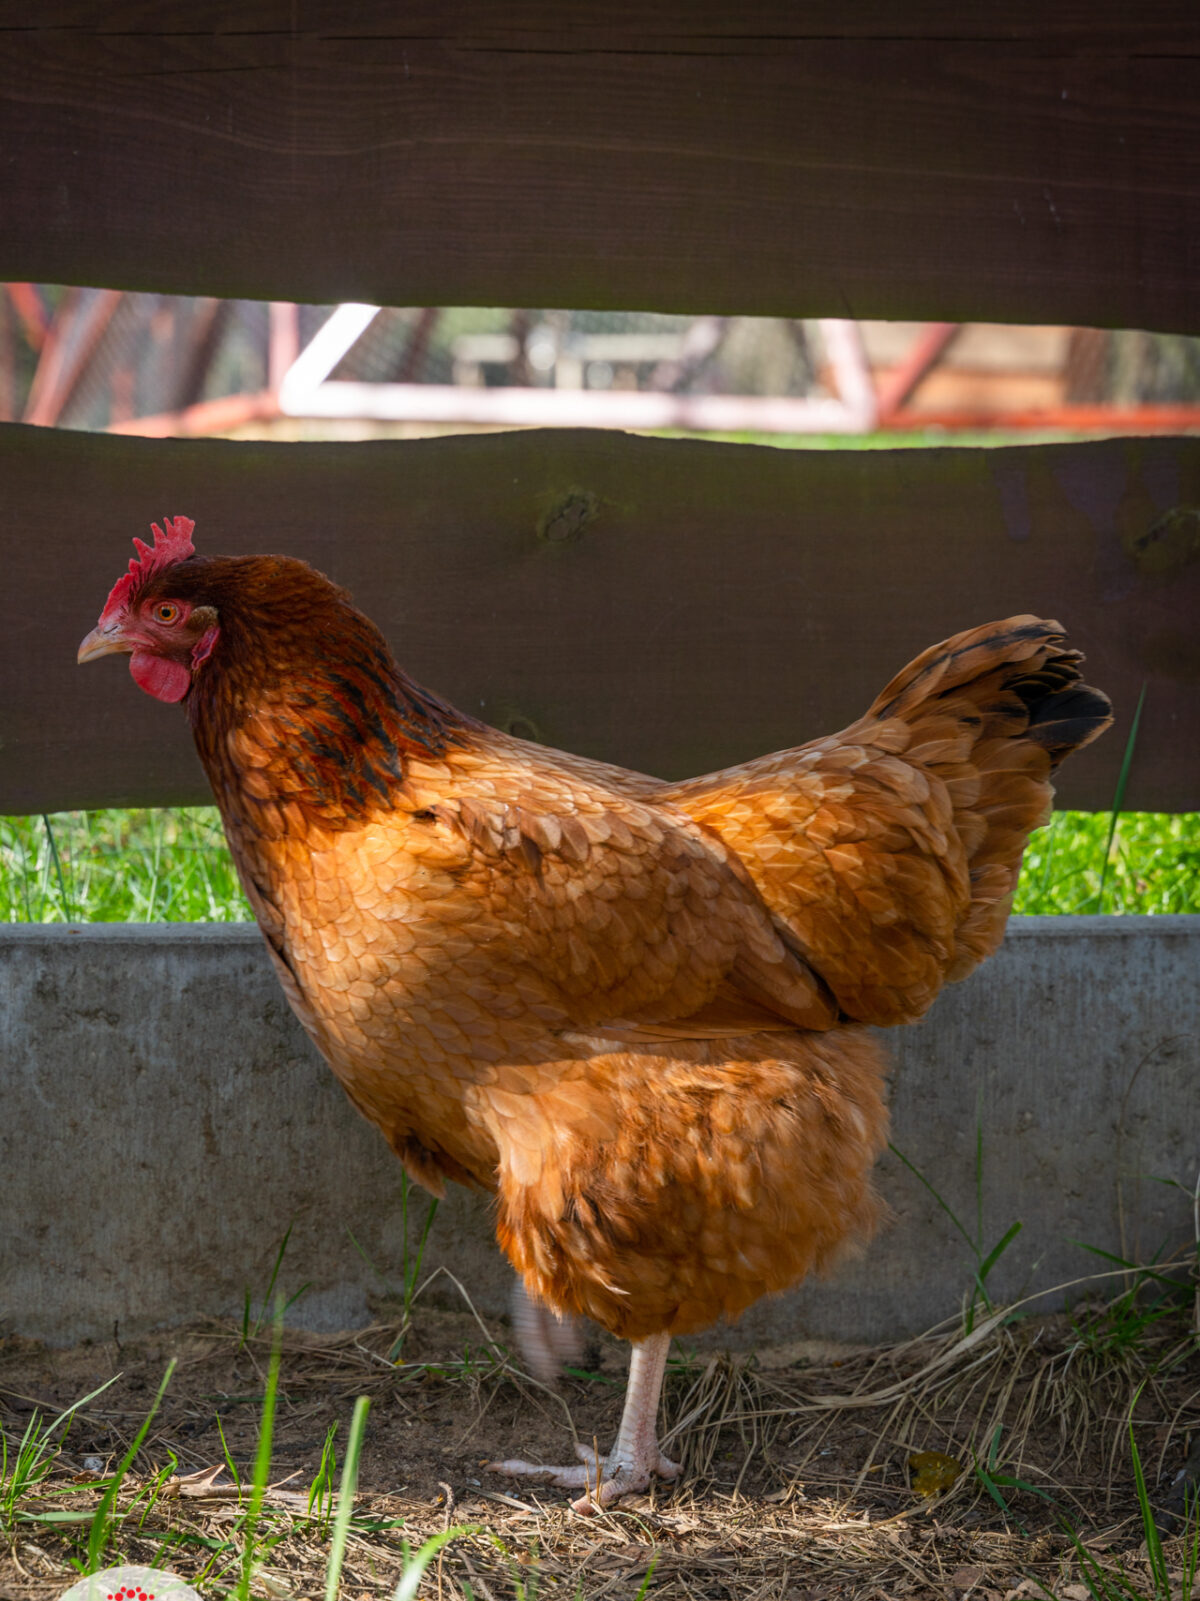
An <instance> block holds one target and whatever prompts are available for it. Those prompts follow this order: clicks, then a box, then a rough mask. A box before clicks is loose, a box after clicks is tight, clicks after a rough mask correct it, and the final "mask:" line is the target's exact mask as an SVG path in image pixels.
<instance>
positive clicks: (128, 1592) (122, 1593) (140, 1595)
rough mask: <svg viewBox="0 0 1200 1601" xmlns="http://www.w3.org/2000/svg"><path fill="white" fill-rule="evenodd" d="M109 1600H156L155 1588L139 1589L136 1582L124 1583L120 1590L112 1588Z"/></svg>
mask: <svg viewBox="0 0 1200 1601" xmlns="http://www.w3.org/2000/svg"><path fill="white" fill-rule="evenodd" d="M108 1601H154V1591H153V1590H139V1589H138V1587H137V1585H135V1584H123V1585H122V1586H121V1588H120V1589H119V1590H110V1591H109V1594H108Z"/></svg>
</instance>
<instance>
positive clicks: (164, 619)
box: [154, 600, 179, 623]
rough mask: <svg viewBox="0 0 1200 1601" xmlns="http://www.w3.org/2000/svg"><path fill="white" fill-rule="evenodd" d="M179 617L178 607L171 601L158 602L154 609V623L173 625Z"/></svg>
mask: <svg viewBox="0 0 1200 1601" xmlns="http://www.w3.org/2000/svg"><path fill="white" fill-rule="evenodd" d="M178 616H179V607H178V606H176V604H175V602H174V601H172V600H160V601H159V603H158V605H157V606H156V607H155V608H154V620H155V622H156V623H173V622H174V621H175V619H176V618H177V617H178Z"/></svg>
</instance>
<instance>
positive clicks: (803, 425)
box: [0, 283, 1200, 438]
mask: <svg viewBox="0 0 1200 1601" xmlns="http://www.w3.org/2000/svg"><path fill="white" fill-rule="evenodd" d="M0 420H4V421H25V422H31V423H36V424H42V425H47V426H57V427H65V428H77V429H87V430H95V431H102V430H107V431H109V432H114V433H133V434H142V435H149V436H157V437H170V436H186V435H216V434H220V435H232V436H240V437H268V438H304V437H310V438H311V437H337V438H357V437H370V436H372V435H377V434H391V435H397V434H398V435H402V436H406V437H414V436H419V435H421V434H429V433H441V432H458V431H470V430H473V429H477V428H496V427H519V426H537V425H545V426H553V425H560V424H571V425H577V426H585V427H612V428H623V429H631V430H660V429H671V430H682V431H687V432H694V433H708V434H723V435H730V434H732V435H735V436H739V435H740V436H745V435H757V436H766V437H778V438H782V437H783V436H787V435H798V436H803V435H809V436H815V435H821V436H828V435H838V434H845V435H864V434H880V435H883V436H889V435H892V436H900V435H902V434H909V435H913V434H917V435H922V434H924V435H929V434H936V433H942V432H944V433H946V434H948V435H961V434H962V433H963V432H964V431H970V432H971V433H972V434H973V435H977V434H979V433H987V432H989V431H1001V432H1003V433H1009V432H1014V431H1015V432H1025V433H1029V432H1039V433H1058V432H1062V433H1074V434H1088V433H1104V434H1114V433H1122V432H1131V433H1179V432H1182V431H1191V430H1198V429H1200V339H1197V338H1194V337H1191V336H1187V335H1182V334H1167V333H1146V332H1142V331H1139V330H1127V331H1120V330H1117V331H1112V330H1108V329H1100V328H1071V327H1062V326H1043V327H1023V326H1019V325H1018V326H1014V325H1007V324H997V323H953V322H926V323H920V322H883V321H857V322H856V321H849V320H845V319H836V318H824V319H800V318H776V317H754V316H741V317H734V316H699V317H696V316H687V315H670V314H662V313H652V312H633V311H564V310H554V309H527V308H518V309H513V308H480V307H460V308H448V307H436V306H435V307H386V308H378V307H374V306H365V305H359V304H356V303H346V304H342V305H340V306H310V305H296V304H293V303H291V302H278V301H277V302H265V301H254V300H221V299H216V298H214V297H211V296H182V295H169V294H151V293H137V292H121V291H118V290H113V289H89V288H79V287H65V288H64V287H62V286H55V285H46V284H32V283H9V284H5V285H3V286H0Z"/></svg>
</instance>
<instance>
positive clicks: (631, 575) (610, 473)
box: [0, 424, 1200, 812]
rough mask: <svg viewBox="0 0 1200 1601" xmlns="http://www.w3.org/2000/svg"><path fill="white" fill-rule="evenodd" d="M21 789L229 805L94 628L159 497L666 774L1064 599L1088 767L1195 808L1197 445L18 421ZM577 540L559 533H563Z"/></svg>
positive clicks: (23, 801)
mask: <svg viewBox="0 0 1200 1601" xmlns="http://www.w3.org/2000/svg"><path fill="white" fill-rule="evenodd" d="M0 480H2V481H3V483H4V486H5V492H4V495H3V497H2V498H0V549H2V550H3V553H4V564H5V575H6V581H7V595H6V606H5V625H4V628H3V629H2V630H0V685H2V686H3V697H2V700H0V812H23V811H41V810H43V809H48V808H49V809H54V808H65V807H73V806H103V805H134V804H154V805H167V804H178V803H183V802H200V801H203V800H205V799H206V798H207V786H206V784H205V781H204V778H203V775H202V773H201V771H200V768H199V766H198V763H197V761H196V757H195V755H194V753H193V750H192V744H191V736H190V734H189V732H188V728H187V723H186V719H185V718H184V717H183V715H182V714H181V713H180V712H179V711H178V710H177V709H176V708H173V707H169V706H163V705H160V704H158V703H157V702H153V701H151V700H149V699H148V698H147V697H146V696H145V695H143V694H141V693H140V692H139V691H138V689H137V688H136V686H135V685H134V684H133V683H132V682H131V681H130V678H129V674H128V672H127V670H126V667H125V665H124V663H123V662H121V661H120V660H117V659H114V660H113V661H111V662H102V663H99V664H98V665H94V666H90V667H88V668H87V669H80V668H78V667H76V665H75V651H76V647H77V645H78V643H79V641H80V640H81V639H82V637H83V635H84V634H85V633H87V632H88V630H89V629H91V628H92V627H93V625H94V624H95V622H96V618H97V616H98V614H99V612H100V608H101V606H102V605H103V603H104V598H105V596H106V595H107V593H108V590H109V588H110V586H111V584H112V583H113V581H114V579H116V577H117V576H118V574H119V573H120V572H121V571H122V570H123V569H124V565H125V562H126V559H127V557H128V556H129V555H130V554H131V545H130V539H131V537H132V536H133V535H134V534H140V535H141V536H143V537H146V536H147V534H148V525H149V523H150V521H151V519H152V518H159V517H161V516H163V515H175V514H177V513H184V514H186V515H188V516H191V517H194V518H195V519H196V525H197V526H196V532H195V536H194V537H195V540H196V546H197V549H198V550H199V551H200V552H202V553H209V554H218V553H227V554H237V553H240V552H250V551H268V552H281V553H286V554H289V555H295V556H301V557H303V558H305V559H306V560H309V561H311V562H313V563H314V564H315V565H316V566H318V567H319V568H321V569H322V571H324V572H326V573H328V574H329V575H330V576H331V577H333V578H334V579H336V580H337V581H338V582H340V583H344V584H346V585H347V586H348V587H349V588H350V589H351V591H352V592H353V593H354V595H355V598H356V600H357V601H358V603H359V604H360V605H361V606H362V607H363V608H364V609H365V610H366V611H367V612H368V614H369V615H370V616H371V617H372V618H373V619H374V620H375V621H376V622H377V623H378V624H379V625H380V627H381V628H382V629H383V630H384V632H385V634H386V635H387V637H388V640H389V642H390V644H391V646H392V648H393V650H394V651H395V654H396V657H397V659H398V660H399V662H400V663H401V664H402V665H403V666H404V667H405V668H406V669H407V670H408V671H410V672H411V673H412V674H413V675H414V676H415V677H416V678H417V679H418V680H420V681H422V682H424V683H426V684H428V685H430V686H431V687H433V688H435V689H437V690H438V691H439V692H441V693H442V694H444V695H445V696H447V697H448V698H449V699H450V700H452V701H454V702H455V703H456V704H457V705H459V706H460V707H461V708H462V709H463V710H464V711H467V712H470V713H473V714H475V715H476V716H479V717H482V718H484V719H485V720H487V721H488V722H491V723H494V724H496V725H497V726H499V727H501V728H507V729H509V730H510V731H511V732H513V733H516V734H519V735H521V736H523V737H532V738H537V739H541V740H542V741H543V742H545V743H547V744H551V745H555V746H558V747H560V748H563V749H568V750H575V751H578V752H581V753H583V754H585V755H590V756H595V757H599V758H602V759H604V760H609V761H616V762H620V763H621V764H623V765H624V766H627V767H631V768H635V769H639V770H641V771H644V772H651V773H657V774H661V775H663V776H665V777H668V778H681V777H689V776H693V775H696V774H700V773H704V772H708V771H711V770H713V769H715V768H718V767H722V766H726V765H729V764H731V763H734V762H737V761H742V760H745V759H746V758H748V757H752V756H757V755H761V754H763V753H765V752H767V751H771V750H778V749H781V748H783V747H785V746H790V745H794V744H797V743H799V742H800V741H802V740H805V739H808V738H811V737H814V736H816V735H819V734H825V733H830V732H832V731H834V730H836V729H838V728H841V727H844V726H846V725H847V724H848V723H850V722H851V721H853V719H854V718H856V717H858V716H860V715H861V714H862V713H863V712H864V711H865V710H866V708H867V707H868V706H869V705H870V703H871V701H872V700H873V699H874V697H875V696H876V695H877V694H878V693H879V691H880V690H881V689H882V688H883V686H884V685H885V684H886V683H887V681H888V680H889V678H890V677H891V676H892V674H893V673H894V672H896V671H898V670H899V668H900V667H902V666H903V665H904V663H905V662H906V661H908V660H909V659H911V657H913V656H914V655H915V654H916V653H917V652H918V651H920V650H922V649H924V648H925V647H926V646H928V645H930V644H931V643H933V642H934V641H936V640H939V639H944V638H946V637H947V636H949V635H950V634H952V633H955V632H957V631H958V630H960V629H962V628H965V627H970V626H973V625H975V624H978V623H981V622H985V621H987V620H989V619H992V618H995V617H1003V616H1005V615H1011V614H1015V613H1017V612H1022V611H1029V612H1035V613H1037V614H1039V615H1041V616H1046V617H1057V618H1058V619H1059V620H1060V621H1061V622H1062V623H1063V624H1064V626H1065V627H1066V629H1067V631H1068V634H1069V638H1070V643H1071V644H1072V645H1073V646H1077V647H1079V648H1081V649H1082V650H1084V651H1085V652H1086V653H1087V667H1086V675H1087V679H1088V681H1089V682H1090V683H1093V684H1095V685H1097V686H1098V687H1099V688H1101V689H1103V690H1104V691H1106V692H1107V693H1108V694H1109V695H1110V696H1111V697H1112V700H1113V703H1114V707H1115V711H1116V718H1117V722H1116V727H1115V729H1114V731H1113V732H1112V733H1110V734H1109V735H1108V736H1107V737H1106V738H1105V739H1103V740H1101V741H1100V742H1099V743H1098V744H1097V745H1096V746H1094V747H1092V748H1090V749H1088V750H1086V751H1084V752H1082V753H1081V754H1080V755H1079V756H1077V757H1075V758H1074V759H1073V760H1072V761H1071V762H1070V763H1068V765H1067V767H1066V768H1065V769H1064V772H1063V774H1062V780H1061V784H1060V789H1059V793H1060V798H1061V801H1062V802H1063V803H1064V804H1067V805H1077V806H1087V807H1103V806H1106V805H1108V804H1109V802H1110V801H1111V797H1112V793H1113V788H1114V785H1115V782H1116V774H1117V770H1118V767H1119V765H1120V760H1121V754H1122V748H1123V745H1124V740H1125V737H1126V731H1127V729H1128V726H1129V721H1130V718H1131V716H1132V712H1133V708H1134V705H1135V704H1136V700H1137V695H1138V692H1139V689H1140V687H1141V685H1142V683H1143V682H1146V683H1147V684H1148V690H1147V698H1146V706H1145V712H1144V715H1143V718H1142V726H1141V733H1140V736H1139V740H1138V748H1137V756H1136V760H1135V762H1134V765H1133V772H1132V777H1131V779H1130V785H1129V792H1128V796H1127V802H1126V803H1127V805H1128V806H1130V807H1132V808H1141V809H1165V810H1183V809H1189V808H1194V807H1196V806H1197V805H1200V739H1198V738H1197V711H1196V706H1197V685H1198V684H1200V627H1198V626H1197V620H1198V619H1200V511H1198V510H1197V508H1200V440H1190V439H1187V440H1185V439H1164V440H1111V441H1106V442H1103V443H1098V444H1088V445H1070V446H1057V445H1052V446H1038V447H1031V448H1028V449H1012V450H980V451H976V450H933V451H924V450H912V451H908V450H905V451H881V452H865V453H860V452H846V453H843V452H828V453H826V452H809V451H776V450H769V449H762V448H757V447H753V446H740V445H719V444H707V443H695V442H691V441H682V440H650V439H640V438H636V437H629V436H623V435H617V434H606V433H589V432H570V431H563V432H558V431H546V432H533V431H531V432H525V433H512V434H497V435H490V436H481V437H475V438H458V439H442V440H428V441H420V442H411V443H372V444H357V445H272V444H250V443H237V444H235V443H229V442H226V441H215V440H210V441H195V440H178V441H162V440H139V439H118V438H113V437H106V436H94V435H86V434H74V433H66V432H56V431H52V430H44V429H36V428H27V427H23V426H21V425H19V424H10V425H6V426H4V427H3V428H0ZM563 534H565V535H566V537H563V538H556V537H554V536H555V535H563Z"/></svg>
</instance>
